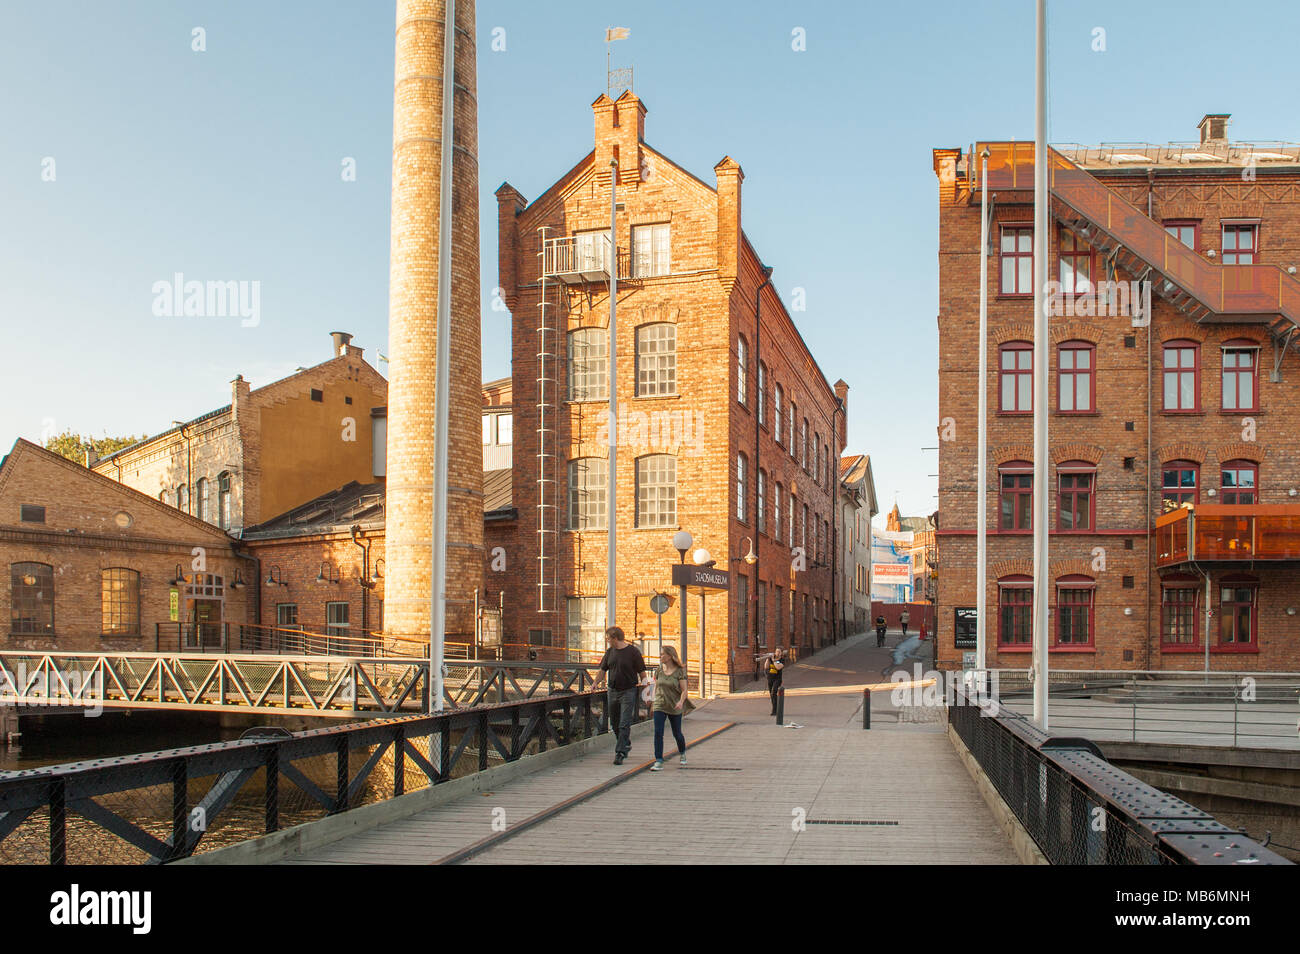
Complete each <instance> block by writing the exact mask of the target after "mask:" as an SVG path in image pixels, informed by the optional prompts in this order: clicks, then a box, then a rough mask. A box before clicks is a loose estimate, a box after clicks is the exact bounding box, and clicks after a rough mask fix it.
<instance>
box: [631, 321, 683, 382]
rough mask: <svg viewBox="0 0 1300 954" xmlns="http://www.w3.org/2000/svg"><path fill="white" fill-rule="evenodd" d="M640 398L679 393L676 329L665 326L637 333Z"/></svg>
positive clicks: (666, 324)
mask: <svg viewBox="0 0 1300 954" xmlns="http://www.w3.org/2000/svg"><path fill="white" fill-rule="evenodd" d="M636 393H637V397H654V396H656V395H659V394H676V393H677V326H676V325H673V324H668V323H666V322H663V323H659V324H654V325H642V326H641V327H640V328H638V329H637V330H636Z"/></svg>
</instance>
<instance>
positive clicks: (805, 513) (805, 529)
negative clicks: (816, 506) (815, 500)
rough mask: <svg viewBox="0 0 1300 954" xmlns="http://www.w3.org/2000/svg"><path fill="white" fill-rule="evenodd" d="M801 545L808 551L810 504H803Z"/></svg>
mask: <svg viewBox="0 0 1300 954" xmlns="http://www.w3.org/2000/svg"><path fill="white" fill-rule="evenodd" d="M799 546H801V547H803V549H804V552H805V553H806V552H808V505H807V504H804V505H803V519H802V520H801V521H800V523H799Z"/></svg>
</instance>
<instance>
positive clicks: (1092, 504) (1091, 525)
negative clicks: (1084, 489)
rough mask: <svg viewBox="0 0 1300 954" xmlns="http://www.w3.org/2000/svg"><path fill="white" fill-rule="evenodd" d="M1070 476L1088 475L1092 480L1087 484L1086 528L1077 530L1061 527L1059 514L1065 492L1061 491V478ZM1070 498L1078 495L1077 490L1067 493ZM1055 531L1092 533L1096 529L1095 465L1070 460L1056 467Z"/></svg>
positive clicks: (1061, 509)
mask: <svg viewBox="0 0 1300 954" xmlns="http://www.w3.org/2000/svg"><path fill="white" fill-rule="evenodd" d="M1072 474H1089V475H1091V476H1092V480H1091V481H1089V483H1088V526H1086V527H1083V528H1079V527H1073V528H1067V527H1064V526H1062V525H1061V514H1062V513H1063V512H1064V509H1065V508H1063V507H1062V506H1061V501H1062V498H1063V497H1064V496H1065V493H1066V492H1065V491H1063V490H1062V489H1061V478H1062V477H1063V476H1069V475H1072ZM1069 493H1070V495H1071V496H1075V495H1077V494H1078V491H1077V490H1074V491H1070V492H1069ZM1056 529H1057V531H1059V532H1060V533H1092V532H1093V531H1094V530H1096V529H1097V465H1096V464H1090V463H1088V462H1087V461H1086V460H1071V461H1066V462H1065V463H1064V464H1057V465H1056Z"/></svg>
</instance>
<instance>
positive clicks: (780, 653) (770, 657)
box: [759, 646, 786, 715]
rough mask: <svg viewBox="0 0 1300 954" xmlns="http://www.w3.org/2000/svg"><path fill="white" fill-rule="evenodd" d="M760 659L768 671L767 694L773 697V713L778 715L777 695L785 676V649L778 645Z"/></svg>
mask: <svg viewBox="0 0 1300 954" xmlns="http://www.w3.org/2000/svg"><path fill="white" fill-rule="evenodd" d="M759 659H760V661H761V662H762V663H763V671H764V672H765V673H767V694H768V696H770V697H771V699H772V715H776V697H777V695H778V694H779V693H780V691H781V682H782V680H783V678H784V676H785V666H786V663H785V650H784V649H782V648H781V647H780V646H778V647H776V649H774V650H773V651H772V652H770V653H765V654H764V655H763V656H760V657H759Z"/></svg>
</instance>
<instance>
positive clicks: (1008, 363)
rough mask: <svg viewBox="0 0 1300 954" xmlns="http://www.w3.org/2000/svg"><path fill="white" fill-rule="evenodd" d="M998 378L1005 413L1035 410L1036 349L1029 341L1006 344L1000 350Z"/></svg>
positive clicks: (1000, 407)
mask: <svg viewBox="0 0 1300 954" xmlns="http://www.w3.org/2000/svg"><path fill="white" fill-rule="evenodd" d="M998 355H999V357H998V379H999V382H1000V385H999V386H1000V393H1001V403H1000V404H999V405H998V406H999V409H1000V410H1001V411H1002V412H1003V413H1004V414H1029V413H1031V412H1032V411H1033V410H1034V351H1033V346H1032V345H1030V344H1029V343H1028V342H1016V343H1014V344H1005V345H1003V346H1002V348H1001V349H1000V350H999V352H998Z"/></svg>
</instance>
